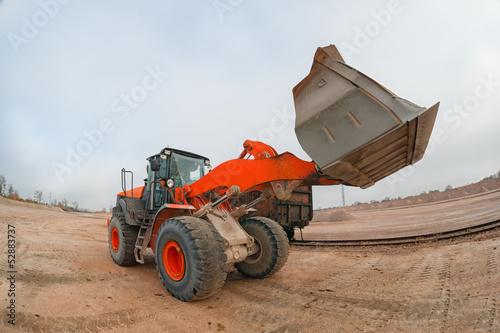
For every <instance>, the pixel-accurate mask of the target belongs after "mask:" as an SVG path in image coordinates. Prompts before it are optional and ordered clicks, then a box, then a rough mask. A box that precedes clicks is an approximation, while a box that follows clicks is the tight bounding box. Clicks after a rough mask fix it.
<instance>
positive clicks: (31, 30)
mask: <svg viewBox="0 0 500 333" xmlns="http://www.w3.org/2000/svg"><path fill="white" fill-rule="evenodd" d="M70 1H71V0H40V1H39V2H38V6H39V7H40V10H38V11H36V12H35V13H34V14H33V15H32V16H31V17H30V18H28V17H26V16H23V17H22V18H21V28H20V31H19V32H20V33H14V32H9V33H8V34H7V38H8V39H9V42H10V45H11V46H12V49H13V50H14V52H15V53H19V51H20V46H21V45H26V44H28V43H29V42H30V41H31V40H32V39H33V38H35V37H36V36H37V35H38V34H39V32H40V30H41V29H43V28H45V27H46V26H47V25H48V24H49V22H50V20H51V19H53V18H54V17H55V16H56V15H57V14H58V13H59V10H60V9H61V5H66V4H68V3H69V2H70Z"/></svg>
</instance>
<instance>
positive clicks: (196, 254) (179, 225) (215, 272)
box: [155, 216, 227, 301]
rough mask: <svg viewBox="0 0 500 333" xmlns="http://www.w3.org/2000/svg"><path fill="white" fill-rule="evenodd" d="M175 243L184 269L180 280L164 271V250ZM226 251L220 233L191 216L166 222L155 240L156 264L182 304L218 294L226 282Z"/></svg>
mask: <svg viewBox="0 0 500 333" xmlns="http://www.w3.org/2000/svg"><path fill="white" fill-rule="evenodd" d="M170 241H174V242H176V243H177V244H178V246H179V247H180V249H181V251H182V254H183V259H184V269H183V274H182V278H181V279H180V280H174V279H172V278H171V277H170V276H169V274H168V273H167V270H166V268H165V261H164V260H163V249H164V247H165V246H166V245H167V243H168V242H170ZM225 250H226V247H225V246H224V243H223V239H222V237H221V236H220V234H219V233H218V232H217V230H216V229H215V228H214V227H213V226H212V225H211V224H210V223H209V222H207V221H205V220H202V219H200V218H196V217H192V216H182V217H175V218H172V219H170V220H167V221H165V222H164V223H163V224H162V226H161V227H160V229H159V230H158V236H157V237H156V249H155V261H156V268H157V269H158V275H159V277H160V280H161V281H162V282H163V285H164V286H165V288H166V289H167V291H168V292H169V293H170V294H171V295H172V296H174V297H175V298H177V299H179V300H181V301H196V300H201V299H205V298H208V297H210V296H211V295H213V294H214V293H216V292H217V291H219V290H220V289H221V288H222V286H223V285H224V282H225V281H226V276H227V272H226V261H227V256H226V254H225V253H224V251H225Z"/></svg>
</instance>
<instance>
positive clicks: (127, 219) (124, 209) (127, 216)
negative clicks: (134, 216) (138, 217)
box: [118, 199, 137, 225]
mask: <svg viewBox="0 0 500 333" xmlns="http://www.w3.org/2000/svg"><path fill="white" fill-rule="evenodd" d="M118 204H119V205H120V208H121V209H122V212H123V215H124V216H125V222H127V224H128V225H137V223H132V221H131V220H130V213H129V212H128V210H127V203H126V202H125V200H123V199H120V200H118Z"/></svg>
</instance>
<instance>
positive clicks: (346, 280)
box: [0, 198, 500, 332]
mask: <svg viewBox="0 0 500 333" xmlns="http://www.w3.org/2000/svg"><path fill="white" fill-rule="evenodd" d="M106 218H107V215H99V214H78V213H66V212H62V211H57V210H51V209H40V208H38V207H37V206H35V205H27V204H21V203H17V202H11V201H10V200H7V199H3V198H1V200H0V225H1V232H0V235H1V237H0V249H1V255H0V260H1V262H2V264H1V265H0V267H1V272H0V274H1V279H0V296H1V298H0V299H1V300H2V302H1V308H2V311H1V314H2V315H1V317H0V318H1V319H0V331H1V332H108V331H109V332H111V331H112V332H138V331H148V332H159V331H167V332H168V331H172V332H173V331H177V332H211V331H227V332H402V331H404V332H499V331H500V318H499V315H500V312H499V303H500V289H499V288H498V285H499V283H500V267H499V261H500V232H499V231H498V230H496V231H491V232H488V233H485V234H482V235H477V236H474V237H468V238H466V239H462V240H458V241H453V242H448V241H446V242H444V241H443V242H438V243H434V244H426V245H420V246H411V247H403V246H399V247H375V248H350V249H346V248H344V249H342V248H326V249H304V248H292V249H291V253H290V257H289V260H288V263H287V264H286V265H285V267H284V269H283V270H281V271H280V272H278V273H277V274H276V275H274V276H272V277H270V278H268V279H263V280H253V279H247V278H244V277H242V276H241V275H240V274H239V273H237V272H235V271H232V272H231V273H230V274H229V275H228V279H227V281H226V284H225V285H224V287H223V288H222V290H221V291H220V292H219V293H218V294H216V295H215V296H214V297H212V298H210V299H208V300H205V301H201V302H194V303H183V302H180V301H178V300H177V299H175V298H173V297H171V296H170V295H169V294H168V293H167V292H166V290H165V289H164V288H163V285H162V284H161V282H160V280H159V279H158V275H157V272H156V267H155V263H154V258H153V254H152V253H151V252H149V253H148V255H147V256H146V264H145V265H139V266H135V267H128V268H127V267H119V266H117V265H115V264H114V263H113V262H112V260H111V258H110V256H109V253H108V245H107V229H106ZM9 224H10V225H13V226H15V230H16V234H15V235H16V266H15V270H16V271H17V273H16V274H15V275H16V279H15V297H14V299H15V304H16V308H15V310H16V319H15V324H16V325H15V326H13V325H11V324H9V323H8V320H9V317H8V316H7V313H8V311H9V310H8V309H7V306H8V304H9V303H8V302H9V301H10V299H12V297H10V296H8V290H9V288H10V287H11V285H10V281H8V280H7V277H8V276H9V273H7V271H8V270H9V268H8V267H7V265H6V262H7V230H8V225H9Z"/></svg>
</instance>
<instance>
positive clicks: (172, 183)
mask: <svg viewBox="0 0 500 333" xmlns="http://www.w3.org/2000/svg"><path fill="white" fill-rule="evenodd" d="M167 186H168V187H170V188H172V187H174V180H173V179H168V180H167Z"/></svg>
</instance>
